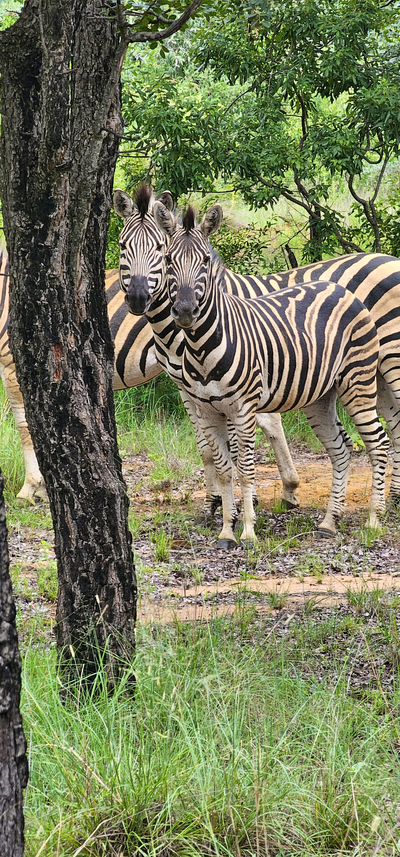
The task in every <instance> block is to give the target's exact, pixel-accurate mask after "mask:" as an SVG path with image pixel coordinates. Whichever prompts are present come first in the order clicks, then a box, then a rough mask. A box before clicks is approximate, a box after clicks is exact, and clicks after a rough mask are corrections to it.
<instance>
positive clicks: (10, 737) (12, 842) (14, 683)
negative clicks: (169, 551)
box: [0, 474, 28, 857]
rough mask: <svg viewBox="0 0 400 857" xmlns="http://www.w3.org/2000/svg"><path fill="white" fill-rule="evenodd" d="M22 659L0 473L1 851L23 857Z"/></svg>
mask: <svg viewBox="0 0 400 857" xmlns="http://www.w3.org/2000/svg"><path fill="white" fill-rule="evenodd" d="M20 694H21V659H20V655H19V649H18V637H17V631H16V627H15V603H14V598H13V594H12V588H11V579H10V573H9V556H8V544H7V527H6V511H5V506H4V497H3V477H2V475H1V474H0V854H1V857H23V853H24V816H23V806H22V789H23V788H25V786H26V784H27V782H28V762H27V758H26V741H25V736H24V732H23V728H22V718H21V715H20V711H19V701H20Z"/></svg>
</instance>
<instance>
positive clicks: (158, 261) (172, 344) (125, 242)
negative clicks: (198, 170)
mask: <svg viewBox="0 0 400 857" xmlns="http://www.w3.org/2000/svg"><path fill="white" fill-rule="evenodd" d="M164 194H168V192H164ZM161 196H162V195H161ZM166 199H167V205H166V208H167V210H168V211H172V209H173V202H172V198H171V195H170V194H169V195H167V197H166ZM156 202H159V203H160V204H164V205H165V200H164V199H163V198H160V197H157V198H154V195H153V191H152V188H151V186H150V185H147V184H145V183H142V184H140V185H139V187H138V188H137V190H136V193H135V198H134V200H132V199H131V197H130V196H129V195H128V194H127V193H125V192H124V191H122V190H120V189H117V190H115V192H114V195H113V205H114V209H115V211H116V212H117V214H119V215H120V216H121V217H123V219H124V226H123V228H122V231H121V234H120V238H119V244H120V267H119V271H120V284H121V287H122V289H123V291H127V290H129V289H130V288H134V289H135V293H136V295H137V300H136V305H135V308H134V310H133V312H134V314H136V315H142V314H143V313H145V312H146V310H147V308H148V301H147V297H146V296H147V294H148V288H150V290H151V291H153V290H154V289H156V288H157V287H158V286H159V285H161V284H163V283H164V281H165V261H164V250H165V244H166V240H167V238H166V236H165V234H164V233H163V232H162V231H161V230H160V229H159V228H158V227H157V225H156V224H155V221H154V217H153V207H154V205H155V203H156ZM142 296H143V298H142ZM128 305H129V309H130V310H131V312H132V305H131V304H128ZM159 323H160V324H161V326H162V331H163V336H162V337H161V336H158V333H159V326H158V325H159ZM152 331H153V334H154V335H155V341H156V342H155V344H156V355H157V358H158V360H159V363H160V364H161V365H162V367H163V368H164V369H165V371H166V372H167V373H168V375H170V377H171V378H173V380H174V381H175V382H176V384H177V385H178V388H179V390H180V394H181V397H182V400H183V402H184V405H185V407H186V410H187V412H188V414H189V418H190V421H191V423H192V426H193V429H194V432H195V436H196V441H197V447H198V450H199V452H200V455H201V458H202V461H203V467H204V474H205V482H206V499H205V503H204V505H203V511H204V512H205V514H206V515H213V513H214V511H215V509H216V507H217V506H218V505H219V504H220V488H219V482H218V479H217V475H216V471H215V465H214V457H213V454H212V450H211V449H210V447H209V444H208V443H207V441H206V438H205V437H204V433H203V432H202V431H201V429H200V425H199V420H198V417H197V414H196V409H195V407H194V405H193V402H192V401H191V399H190V397H188V396H187V394H186V392H185V390H184V388H183V386H182V379H181V374H182V373H181V359H182V348H183V345H184V339H183V335H182V334H181V333H180V332H179V331H178V329H177V328H176V326H175V324H174V323H173V322H171V320H170V319H169V312H167V316H163V318H162V319H161V321H160V319H158V321H157V322H156V323H155V324H154V323H153V322H152ZM257 421H258V425H259V426H260V428H261V429H262V430H263V432H264V434H265V435H266V437H267V438H268V440H269V442H270V443H271V446H272V448H273V450H274V452H275V458H276V461H277V465H278V469H279V472H280V476H281V479H282V500H283V502H284V504H285V505H286V506H287V507H289V508H293V507H296V506H298V505H299V501H298V499H297V497H296V494H295V491H296V488H297V486H298V484H299V477H298V474H297V471H296V469H295V466H294V464H293V461H292V458H291V455H290V452H289V448H288V445H287V441H286V438H285V435H284V432H283V429H282V423H281V419H280V416H279V414H259V415H258V416H257ZM229 442H230V447H231V449H233V450H234V449H235V447H236V438H235V434H234V432H232V430H231V427H229Z"/></svg>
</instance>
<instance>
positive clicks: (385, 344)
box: [114, 191, 400, 505]
mask: <svg viewBox="0 0 400 857" xmlns="http://www.w3.org/2000/svg"><path fill="white" fill-rule="evenodd" d="M118 194H122V196H124V197H127V199H128V200H129V199H130V198H129V197H128V196H127V194H123V192H122V191H119V192H118ZM132 204H133V203H132V201H130V205H132ZM114 206H115V207H116V208H117V210H118V199H117V200H115V201H114ZM120 213H122V214H123V211H121V212H120ZM125 224H126V225H124V227H123V230H122V232H121V242H122V246H121V265H120V276H121V287H122V289H123V290H124V291H125V292H126V293H127V299H128V300H129V303H130V305H131V309H132V310H133V312H134V313H136V314H138V313H140V312H146V314H147V317H148V318H149V320H150V321H151V324H152V326H153V329H154V330H155V338H156V344H157V349H158V353H160V354H161V355H162V356H161V360H162V361H164V362H165V360H166V359H167V356H166V353H167V352H169V353H170V354H171V355H173V354H175V353H176V352H178V358H176V357H174V358H173V359H174V361H175V364H177V363H178V362H180V360H181V348H182V345H181V344H179V343H181V337H179V335H178V333H177V330H176V328H175V327H174V325H173V324H172V323H171V320H170V318H169V309H168V306H167V305H164V302H163V300H161V299H160V288H161V285H162V282H163V281H164V279H165V262H164V263H163V261H162V259H160V255H161V254H162V252H165V246H164V244H159V243H157V245H156V244H155V242H154V241H153V251H152V252H150V249H148V251H147V255H146V258H145V259H144V258H141V254H140V250H139V249H138V247H137V246H136V232H135V229H133V228H132V230H131V231H130V230H129V229H128V226H129V218H127V219H126V221H125ZM167 240H168V236H167ZM159 248H161V249H159ZM209 253H211V264H212V266H213V270H214V271H215V276H216V277H217V278H218V281H219V283H220V285H221V287H222V288H224V289H225V290H226V291H227V292H228V293H229V294H233V295H237V296H238V297H241V298H254V297H259V296H261V295H263V294H269V293H271V292H275V291H277V290H279V289H280V288H284V287H287V286H292V285H295V284H297V283H303V282H304V283H308V282H318V281H319V280H325V281H330V282H333V283H337V284H338V285H341V286H344V287H345V288H347V289H348V290H349V291H350V292H352V293H353V294H354V295H355V296H356V297H357V298H359V300H361V301H362V302H363V303H364V304H365V306H366V307H367V308H368V310H369V311H370V313H371V316H372V318H373V320H374V322H375V325H376V328H377V331H378V337H379V354H380V361H381V362H380V372H379V373H378V377H377V384H378V412H379V413H380V414H381V415H382V416H383V417H384V418H385V420H386V423H387V425H388V428H389V431H390V434H391V438H392V441H393V474H392V479H391V485H390V492H389V497H388V502H389V503H393V505H395V504H398V503H399V502H400V259H397V258H395V257H393V256H388V255H384V254H381V253H356V254H350V255H347V256H339V257H337V258H335V259H328V260H325V261H322V262H316V263H313V264H310V265H306V266H303V267H301V268H296V269H293V270H292V271H286V272H281V273H277V274H271V275H269V276H265V277H262V276H248V275H247V276H246V275H242V274H236V273H234V272H233V271H230V270H229V269H227V268H224V277H223V282H221V277H218V270H219V266H220V264H221V260H220V259H219V257H218V254H216V253H215V251H213V250H212V248H211V247H209ZM134 271H135V274H136V276H140V277H141V281H140V287H138V285H137V281H136V280H135V278H134V276H133V272H134ZM176 337H178V339H176ZM177 342H178V344H177ZM178 370H179V367H178ZM337 426H338V429H339V426H340V424H339V422H337ZM343 436H344V435H343ZM346 443H348V444H350V443H351V441H350V439H349V438H347V437H346Z"/></svg>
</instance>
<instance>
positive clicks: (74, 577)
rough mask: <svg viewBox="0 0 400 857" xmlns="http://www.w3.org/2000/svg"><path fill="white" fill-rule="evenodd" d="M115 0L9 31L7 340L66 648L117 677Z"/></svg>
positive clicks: (121, 501) (122, 516) (121, 507)
mask: <svg viewBox="0 0 400 857" xmlns="http://www.w3.org/2000/svg"><path fill="white" fill-rule="evenodd" d="M122 56H123V50H122V47H121V44H120V42H119V35H118V27H117V20H116V7H114V6H113V4H109V3H105V2H102V0H87V2H85V0H47V2H45V0H26V2H25V5H24V7H23V10H22V13H21V15H20V17H19V19H18V21H17V22H16V23H15V24H14V25H13V26H12V27H11V28H10V29H9V30H6V31H5V32H4V33H2V34H1V36H0V63H1V88H2V127H1V173H2V176H1V183H2V188H1V192H2V202H3V214H4V228H5V233H6V241H7V248H8V253H9V258H10V287H11V311H10V344H11V348H12V351H13V355H14V359H15V363H16V367H17V374H18V379H19V383H20V386H21V390H22V394H23V397H24V402H25V407H26V414H27V420H28V425H29V428H30V431H31V434H32V438H33V441H34V445H35V449H36V452H37V455H38V460H39V465H40V468H41V471H42V473H43V476H44V479H45V483H46V488H47V491H48V495H49V502H50V509H51V514H52V518H53V525H54V532H55V550H56V556H57V562H58V575H59V595H58V602H57V624H56V635H57V644H58V652H59V659H60V663H61V666H62V668H63V669H64V670H65V671H66V672H67V673H68V672H69V671H70V669H71V666H72V665H74V666H73V669H74V671H75V669H76V666H77V667H78V668H79V671H82V673H83V675H84V676H85V677H86V678H87V679H88V678H89V677H90V676H92V675H93V674H94V673H95V672H96V670H97V668H98V663H99V657H101V658H102V659H103V660H104V662H105V665H106V668H107V671H108V674H109V677H110V680H113V679H114V677H115V675H116V674H117V673H120V672H121V670H123V669H124V668H125V666H126V663H127V661H131V659H132V655H133V651H134V631H135V619H136V580H135V573H134V566H133V556H132V549H131V537H130V533H129V529H128V523H127V518H128V498H127V495H126V490H125V484H124V481H123V477H122V468H121V461H120V458H119V454H118V448H117V441H116V427H115V419H114V403H113V391H112V377H113V346H112V340H111V335H110V332H109V327H108V320H107V310H106V302H105V295H104V253H105V243H106V230H107V224H108V216H109V211H110V205H111V190H112V179H113V174H114V167H115V161H116V156H117V149H118V142H119V135H120V133H121V131H122V122H121V114H120V92H119V73H120V65H121V61H122Z"/></svg>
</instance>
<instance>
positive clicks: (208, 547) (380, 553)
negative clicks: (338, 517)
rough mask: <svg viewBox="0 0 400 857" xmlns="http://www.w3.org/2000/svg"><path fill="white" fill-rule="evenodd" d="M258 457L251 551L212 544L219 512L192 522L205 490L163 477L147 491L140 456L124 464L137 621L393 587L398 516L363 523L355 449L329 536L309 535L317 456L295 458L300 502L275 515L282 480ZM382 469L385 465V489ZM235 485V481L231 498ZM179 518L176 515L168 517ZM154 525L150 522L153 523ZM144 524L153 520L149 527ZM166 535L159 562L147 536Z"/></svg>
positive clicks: (321, 466) (317, 500) (320, 461)
mask: <svg viewBox="0 0 400 857" xmlns="http://www.w3.org/2000/svg"><path fill="white" fill-rule="evenodd" d="M258 457H259V459H261V460H259V462H258V464H257V493H258V498H259V506H258V510H257V515H258V530H259V539H260V541H259V544H258V546H257V547H256V548H255V550H254V551H251V552H250V553H248V552H246V551H245V550H244V549H243V548H241V547H238V548H237V549H235V550H233V551H229V552H228V551H219V550H217V549H216V538H217V534H218V528H219V527H220V526H221V519H220V518H218V516H217V518H216V520H215V523H214V525H213V526H211V527H205V526H204V525H203V526H202V525H201V524H199V523H198V521H199V520H200V518H201V504H202V502H203V500H204V491H203V489H202V487H200V486H197V487H196V486H194V489H193V491H192V492H191V494H190V497H188V494H189V492H188V491H187V490H185V492H184V493H180V492H179V491H174V490H172V489H171V486H170V485H169V484H163V485H160V486H159V488H158V489H156V490H154V491H150V490H149V489H146V488H145V487H144V486H143V473H142V470H143V465H144V466H145V462H142V461H141V460H140V459H137V458H136V459H134V458H128V459H126V460H125V462H124V471H125V478H126V480H127V483H128V488H129V493H130V496H131V502H132V506H133V509H134V511H135V512H136V514H138V515H140V516H141V517H142V519H143V522H144V523H143V527H142V531H141V532H140V533H139V534H138V535H137V536H136V538H135V539H134V548H135V558H136V563H137V565H138V567H139V569H140V572H139V578H140V588H139V592H140V597H139V622H154V623H158V622H168V621H172V620H174V619H178V620H179V621H185V620H186V621H187V620H194V619H196V620H205V619H207V618H210V617H212V616H223V615H228V614H231V613H233V612H234V611H235V610H236V611H237V610H238V609H239V608H240V605H241V604H243V599H245V600H246V605H247V606H249V604H251V605H253V607H254V609H255V610H257V612H266V613H271V611H274V610H279V609H282V608H283V607H285V609H286V610H291V609H293V610H295V611H296V612H297V610H298V609H301V608H302V607H304V606H305V605H306V604H307V603H311V602H312V603H313V604H315V605H318V606H321V607H322V606H332V605H334V604H336V603H339V602H340V601H341V600H343V599H344V598H348V597H349V596H348V593H349V592H354V593H357V592H359V593H362V592H366V591H371V590H376V589H378V588H379V589H384V590H387V591H389V590H390V591H393V592H400V518H399V515H398V513H397V512H390V513H388V514H387V516H386V519H385V522H384V529H383V532H382V533H381V534H379V536H377V537H375V538H369V537H368V531H365V529H364V528H363V517H364V518H365V511H366V507H367V505H368V502H369V495H370V486H371V469H370V466H369V463H368V459H367V458H366V457H365V456H364V455H362V454H356V455H354V456H353V461H352V466H351V474H350V479H349V486H348V491H347V503H346V514H345V517H344V520H343V522H342V524H341V532H340V534H339V536H338V537H337V538H336V539H320V538H316V537H315V527H316V525H317V523H318V521H320V520H321V519H322V510H323V509H324V508H325V506H326V504H327V501H328V496H329V490H330V484H331V470H330V464H329V460H328V458H327V456H326V455H312V454H310V453H304V452H302V453H301V454H297V455H296V456H294V460H295V461H296V466H297V469H298V472H299V476H300V486H299V489H298V492H297V494H298V497H299V500H300V509H299V510H298V511H297V510H296V511H294V512H293V511H291V512H274V511H273V507H274V504H275V506H276V501H277V500H278V499H279V496H280V491H281V483H280V479H279V475H278V472H277V469H276V466H275V465H272V464H266V463H265V462H264V463H263V461H262V459H263V455H262V452H261V453H260V454H259V456H258ZM390 474H391V468H389V469H388V475H387V485H386V492H388V490H389V482H390ZM239 497H240V492H239V489H238V486H237V498H238V499H239ZM179 516H180V518H181V520H179V522H177V518H179ZM155 522H158V523H155ZM148 525H150V529H151V526H152V525H153V532H151V531H150V538H149V529H148ZM160 528H162V529H163V531H164V532H166V533H167V534H168V535H169V539H170V542H169V546H170V554H169V557H168V560H167V561H159V560H157V559H156V555H157V547H156V541H157V537H156V533H157V529H158V530H160Z"/></svg>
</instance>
